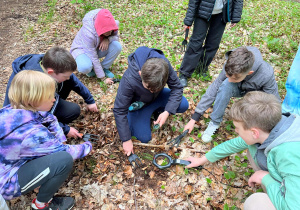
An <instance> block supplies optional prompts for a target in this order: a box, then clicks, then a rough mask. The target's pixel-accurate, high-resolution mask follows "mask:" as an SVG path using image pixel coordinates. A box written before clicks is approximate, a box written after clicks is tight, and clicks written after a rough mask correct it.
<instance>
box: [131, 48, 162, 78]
mask: <svg viewBox="0 0 300 210" xmlns="http://www.w3.org/2000/svg"><path fill="white" fill-rule="evenodd" d="M150 58H162V59H164V60H166V58H165V56H164V53H163V52H162V51H161V50H158V49H154V48H148V47H145V46H143V47H139V48H138V49H136V51H135V52H134V53H132V54H130V55H129V56H128V70H129V74H130V76H131V77H133V78H134V79H135V80H137V81H142V79H141V76H140V75H139V71H140V70H141V69H142V67H143V65H144V63H145V62H146V61H147V60H148V59H150Z"/></svg>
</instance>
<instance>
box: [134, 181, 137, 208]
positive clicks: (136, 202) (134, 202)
mask: <svg viewBox="0 0 300 210" xmlns="http://www.w3.org/2000/svg"><path fill="white" fill-rule="evenodd" d="M133 197H134V204H135V210H137V202H136V195H135V177H134V179H133Z"/></svg>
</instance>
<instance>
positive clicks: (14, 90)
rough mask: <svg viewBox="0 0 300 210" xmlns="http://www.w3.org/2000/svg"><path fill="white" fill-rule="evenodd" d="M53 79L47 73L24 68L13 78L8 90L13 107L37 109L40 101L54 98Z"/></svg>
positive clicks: (54, 85)
mask: <svg viewBox="0 0 300 210" xmlns="http://www.w3.org/2000/svg"><path fill="white" fill-rule="evenodd" d="M55 88H56V82H55V80H54V79H53V78H52V77H51V76H49V75H48V74H45V73H42V72H39V71H33V70H26V71H21V72H19V73H18V74H16V76H15V77H14V78H13V80H12V82H11V85H10V87H9V91H8V98H9V101H10V103H11V106H12V107H13V108H14V109H26V110H31V111H37V110H36V107H38V106H40V105H41V103H43V102H44V101H46V100H48V99H49V98H51V97H52V98H54V94H55Z"/></svg>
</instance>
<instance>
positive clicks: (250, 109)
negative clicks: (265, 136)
mask: <svg viewBox="0 0 300 210" xmlns="http://www.w3.org/2000/svg"><path fill="white" fill-rule="evenodd" d="M229 116H230V118H231V119H232V120H233V121H236V122H241V123H242V125H243V128H244V129H245V130H249V129H251V128H259V129H261V130H262V131H265V132H268V133H270V132H271V130H272V129H273V128H274V127H275V125H276V124H277V123H278V122H279V121H280V120H281V104H280V102H279V100H278V99H277V98H276V96H274V95H272V94H268V93H265V92H260V91H251V92H249V93H247V94H246V95H245V96H244V98H242V99H241V100H239V101H238V102H236V103H234V104H233V105H232V107H231V109H230V111H229Z"/></svg>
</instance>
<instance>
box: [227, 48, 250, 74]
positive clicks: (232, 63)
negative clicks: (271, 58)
mask: <svg viewBox="0 0 300 210" xmlns="http://www.w3.org/2000/svg"><path fill="white" fill-rule="evenodd" d="M253 64H254V54H253V53H252V52H251V51H249V50H248V49H247V48H246V47H240V48H237V49H236V50H235V51H232V52H231V53H230V54H229V57H228V60H227V62H226V64H225V72H226V74H227V75H228V76H229V77H231V76H233V75H238V74H246V73H248V72H249V71H250V70H251V68H252V66H253Z"/></svg>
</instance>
